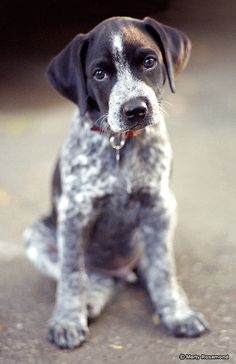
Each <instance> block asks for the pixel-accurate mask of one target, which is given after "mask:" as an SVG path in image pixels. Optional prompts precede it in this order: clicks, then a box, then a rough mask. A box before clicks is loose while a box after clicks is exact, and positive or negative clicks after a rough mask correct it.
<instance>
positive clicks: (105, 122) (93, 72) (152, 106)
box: [48, 17, 191, 132]
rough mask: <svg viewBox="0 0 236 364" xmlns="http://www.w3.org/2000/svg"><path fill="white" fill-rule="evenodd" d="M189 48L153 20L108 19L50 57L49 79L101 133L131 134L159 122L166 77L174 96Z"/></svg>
mask: <svg viewBox="0 0 236 364" xmlns="http://www.w3.org/2000/svg"><path fill="white" fill-rule="evenodd" d="M190 49H191V45H190V41H189V39H188V38H187V37H186V35H185V34H183V33H182V32H181V31H179V30H176V29H174V28H171V27H169V26H166V25H163V24H161V23H158V22H157V21H155V20H154V19H151V18H145V19H144V20H138V19H132V18H127V17H116V18H110V19H108V20H105V21H104V22H102V23H100V24H99V25H98V26H96V27H95V28H94V29H93V30H91V31H90V32H89V33H87V34H79V35H77V36H76V37H75V38H74V39H73V40H72V41H71V43H70V44H69V45H68V46H67V47H66V48H65V49H63V50H62V52H61V53H59V54H58V55H57V56H56V57H55V58H53V60H52V62H51V63H50V65H49V69H48V76H49V79H50V81H51V82H52V84H53V85H54V87H55V88H56V89H57V90H58V91H59V92H60V93H61V94H62V95H64V96H65V97H67V98H68V99H70V100H71V101H73V102H74V103H76V104H77V105H78V106H79V108H80V113H81V114H82V115H83V114H85V113H86V112H89V113H90V115H91V116H92V118H93V119H96V120H97V125H98V126H100V127H101V128H106V129H109V130H111V131H112V132H122V131H126V130H135V129H140V128H144V127H145V126H147V125H151V124H155V123H157V122H158V121H159V120H160V119H161V118H162V111H161V105H160V103H161V94H162V89H163V85H164V83H165V80H166V77H167V79H168V82H169V85H170V88H171V90H172V92H174V91H175V85H174V79H175V77H176V75H177V74H178V73H180V72H181V70H182V69H183V68H184V67H185V65H186V64H187V61H188V58H189V55H190Z"/></svg>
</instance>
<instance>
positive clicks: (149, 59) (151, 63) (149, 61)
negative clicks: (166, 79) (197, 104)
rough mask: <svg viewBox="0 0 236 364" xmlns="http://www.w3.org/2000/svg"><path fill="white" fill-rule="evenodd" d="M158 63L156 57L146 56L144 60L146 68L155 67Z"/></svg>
mask: <svg viewBox="0 0 236 364" xmlns="http://www.w3.org/2000/svg"><path fill="white" fill-rule="evenodd" d="M156 64H157V60H156V58H154V57H146V58H145V60H144V62H143V65H144V67H145V68H146V69H149V68H153V67H155V66H156Z"/></svg>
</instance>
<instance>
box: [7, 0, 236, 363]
mask: <svg viewBox="0 0 236 364" xmlns="http://www.w3.org/2000/svg"><path fill="white" fill-rule="evenodd" d="M115 15H126V16H133V17H138V18H142V17H144V16H147V15H149V16H153V17H155V18H156V19H157V20H159V21H161V22H164V23H167V24H168V25H172V26H174V27H177V28H179V29H181V30H183V31H185V32H186V34H187V35H188V36H189V37H190V39H191V40H192V44H193V50H192V57H191V59H190V63H189V65H188V67H187V69H186V70H185V71H184V73H183V74H182V75H180V76H179V78H178V79H177V81H176V86H177V87H176V88H177V92H176V94H175V95H171V94H170V92H169V90H168V87H166V107H165V108H166V111H167V115H166V121H167V126H168V130H169V133H170V137H171V141H172V146H173V149H174V173H173V180H172V188H173V190H174V192H175V194H176V197H177V201H178V206H179V224H178V228H177V232H176V237H175V255H176V260H177V268H178V277H179V280H180V281H181V284H182V285H183V286H184V288H185V290H186V291H187V293H188V295H189V297H190V300H191V302H192V304H193V305H194V306H196V307H197V308H198V309H199V310H201V311H203V312H204V313H205V315H206V316H207V318H208V320H209V323H210V327H211V329H212V331H211V333H210V334H208V335H205V336H203V337H202V338H199V339H196V340H195V339H188V340H186V339H183V340H182V339H181V340H180V339H174V338H172V337H171V336H170V335H169V334H168V333H167V332H166V331H165V329H163V327H162V326H161V325H158V326H157V327H154V325H153V323H152V320H151V307H150V304H149V302H148V300H147V297H146V295H145V294H144V292H143V291H142V290H141V289H140V287H139V286H138V285H134V286H130V287H127V289H126V290H124V292H122V294H120V295H119V297H118V298H117V300H116V301H115V303H114V304H113V305H112V306H110V307H109V308H108V309H107V311H106V312H105V313H104V315H103V316H102V317H101V319H100V320H98V321H97V322H96V323H94V324H93V325H92V326H91V334H90V341H89V343H88V344H86V345H84V347H83V348H82V349H80V350H76V351H75V352H72V353H68V352H64V351H58V350H57V349H55V348H54V347H52V346H51V345H49V344H48V343H47V342H46V339H45V337H46V322H47V320H48V318H49V317H50V315H51V312H52V309H53V302H54V294H55V286H54V284H53V283H52V282H51V281H49V280H48V279H47V278H44V277H42V276H41V275H40V274H39V273H38V272H36V271H35V270H34V268H33V267H32V266H31V265H30V263H29V262H28V261H27V260H26V258H25V256H24V248H23V243H22V231H23V230H24V228H25V227H26V226H27V225H29V224H31V223H32V222H33V221H34V220H35V219H36V218H38V216H39V215H41V214H44V213H45V212H47V209H48V208H49V196H50V179H51V173H52V170H53V165H54V162H55V160H56V158H57V155H58V153H59V150H60V146H61V143H62V142H63V140H64V138H65V135H66V133H67V130H68V127H69V124H70V118H71V115H72V113H73V110H74V106H73V105H72V104H71V103H70V102H69V101H67V100H65V99H63V98H62V97H61V96H60V95H59V94H57V93H56V91H55V90H54V89H53V88H52V87H51V86H50V85H49V83H48V81H47V80H46V77H45V70H46V67H47V64H48V62H49V60H50V58H51V57H52V56H54V55H55V54H56V53H57V52H58V51H60V50H61V49H62V48H63V47H64V46H65V45H66V44H67V43H68V42H69V41H70V40H71V38H72V37H73V36H74V35H75V34H77V33H79V32H87V31H88V30H90V29H91V28H92V27H93V26H94V25H96V24H97V23H98V22H99V21H101V20H103V19H105V18H106V17H108V16H115ZM0 41H1V48H0V49H1V51H0V52H1V53H0V292H1V298H0V363H3V364H10V363H26V364H27V363H37V364H38V363H61V364H62V363H72V364H73V363H78V361H81V362H83V363H85V364H86V363H92V364H93V363H98V364H99V363H101V362H108V363H109V364H110V363H118V362H122V363H133V362H135V363H142V364H143V363H148V364H149V363H156V362H160V363H163V364H165V363H168V364H169V363H179V359H178V356H179V354H180V353H182V352H183V353H195V354H201V353H205V354H229V356H230V360H228V361H226V362H232V363H235V362H236V359H235V356H236V351H235V335H236V328H235V317H236V304H235V302H236V293H235V292H236V290H235V271H236V269H235V268H236V263H235V262H236V245H235V239H236V213H235V201H236V199H235V195H236V182H235V181H236V168H235V159H236V158H235V157H236V155H235V154H236V153H235V146H236V121H235V119H236V73H235V65H236V3H235V1H234V0H227V1H223V0H207V1H203V0H192V1H188V0H168V1H167V0H155V1H154V0H146V1H145V2H143V1H139V0H138V1H135V2H132V1H123V0H121V1H118V2H115V3H114V2H108V1H107V0H102V1H99V2H98V1H92V0H86V1H85V2H83V3H82V1H81V0H78V1H70V0H68V1H62V2H58V1H48V2H44V1H41V2H35V3H33V2H29V1H25V2H22V1H11V2H9V1H6V0H2V1H1V3H0ZM220 362H224V361H220Z"/></svg>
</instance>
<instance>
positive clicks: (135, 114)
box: [123, 98, 148, 122]
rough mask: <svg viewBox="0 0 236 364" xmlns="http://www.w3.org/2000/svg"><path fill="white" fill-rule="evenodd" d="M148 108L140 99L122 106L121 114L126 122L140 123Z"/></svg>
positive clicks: (132, 100)
mask: <svg viewBox="0 0 236 364" xmlns="http://www.w3.org/2000/svg"><path fill="white" fill-rule="evenodd" d="M147 112H148V107H147V104H146V102H145V101H144V100H143V99H142V98H135V99H131V100H129V101H127V102H126V103H125V104H124V106H123V113H124V116H125V118H126V119H127V120H128V121H132V122H137V121H142V120H143V119H144V118H145V116H146V115H147Z"/></svg>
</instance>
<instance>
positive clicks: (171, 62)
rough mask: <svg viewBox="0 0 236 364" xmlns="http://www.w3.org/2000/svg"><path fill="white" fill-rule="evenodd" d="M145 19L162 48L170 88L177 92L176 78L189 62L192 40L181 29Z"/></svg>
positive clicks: (148, 29) (146, 24) (149, 30)
mask: <svg viewBox="0 0 236 364" xmlns="http://www.w3.org/2000/svg"><path fill="white" fill-rule="evenodd" d="M143 21H144V24H145V26H146V29H147V31H148V32H149V34H150V35H151V36H152V37H153V38H154V40H155V41H156V42H157V43H158V45H159V47H160V48H161V52H162V56H163V61H164V64H165V67H166V72H167V76H168V80H169V84H170V88H171V91H172V92H175V83H174V79H175V77H176V75H178V74H179V73H180V72H181V71H182V70H183V69H184V67H185V66H186V65H187V63H188V60H189V56H190V52H191V42H190V40H189V38H188V37H187V36H186V35H185V34H184V33H183V32H181V31H180V30H177V29H175V28H172V27H169V26H167V25H164V24H161V23H159V22H157V21H156V20H154V19H152V18H149V17H146V18H144V20H143Z"/></svg>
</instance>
